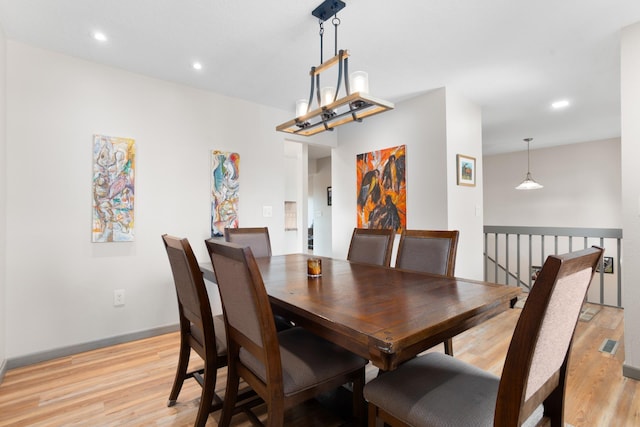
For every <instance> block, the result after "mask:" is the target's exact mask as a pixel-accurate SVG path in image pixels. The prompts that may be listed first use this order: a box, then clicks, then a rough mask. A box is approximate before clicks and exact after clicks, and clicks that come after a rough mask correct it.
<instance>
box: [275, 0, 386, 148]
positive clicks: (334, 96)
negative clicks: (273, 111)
mask: <svg viewBox="0 0 640 427" xmlns="http://www.w3.org/2000/svg"><path fill="white" fill-rule="evenodd" d="M345 6H346V4H345V3H344V2H343V1H340V0H325V1H324V2H323V3H322V4H321V5H320V6H318V7H316V8H315V9H314V10H313V12H311V14H312V15H313V16H315V17H316V18H318V21H319V23H320V65H318V66H314V67H311V71H310V72H309V75H310V76H311V89H310V91H309V98H308V100H306V99H300V100H298V101H297V102H296V117H295V118H294V119H292V120H289V121H287V122H285V123H282V124H281V125H278V126H276V130H277V131H280V132H287V133H293V134H296V135H303V136H311V135H315V134H316V133H320V132H324V131H332V130H333V129H334V128H335V127H338V126H340V125H343V124H346V123H350V122H361V121H362V119H364V118H366V117H369V116H372V115H374V114H379V113H382V112H385V111H389V110H392V109H393V108H394V104H393V103H391V102H388V101H385V100H382V99H378V98H375V97H373V96H371V95H369V77H368V74H367V73H366V72H364V71H356V72H354V73H352V74H351V75H349V61H348V57H349V52H348V51H347V50H342V49H341V50H338V26H339V25H340V19H338V15H337V14H338V12H339V11H340V10H341V9H343V8H344V7H345ZM331 16H333V19H332V21H331V23H332V24H333V26H334V29H335V44H334V55H335V56H334V57H333V58H330V59H328V60H327V61H324V60H323V55H322V47H323V34H324V25H323V23H324V21H326V20H327V19H329V18H331ZM334 65H337V66H338V80H337V82H336V85H335V87H331V86H326V87H325V86H320V74H321V73H322V72H323V71H326V70H327V69H329V68H331V67H333V66H334ZM341 87H344V92H345V95H344V96H342V97H340V96H339V93H340V89H341ZM314 101H315V104H316V106H315V107H314V106H313V104H314Z"/></svg>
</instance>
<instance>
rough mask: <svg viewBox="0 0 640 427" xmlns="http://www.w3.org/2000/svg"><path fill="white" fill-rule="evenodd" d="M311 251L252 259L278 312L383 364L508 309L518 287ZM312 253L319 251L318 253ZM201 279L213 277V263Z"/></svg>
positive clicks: (384, 367)
mask: <svg viewBox="0 0 640 427" xmlns="http://www.w3.org/2000/svg"><path fill="white" fill-rule="evenodd" d="M309 258H310V256H309V255H305V254H291V255H280V256H272V257H265V258H256V261H257V263H258V266H259V269H260V272H261V274H262V279H263V282H264V284H265V288H266V290H267V294H268V295H269V298H270V301H271V307H272V310H273V312H274V313H275V314H279V315H282V316H284V317H286V318H287V319H290V320H292V321H293V322H294V323H295V324H296V325H300V326H302V327H305V328H307V329H309V330H311V331H312V332H314V333H316V334H318V335H319V336H322V337H323V338H325V339H327V340H329V341H331V342H334V343H335V344H338V345H340V346H342V347H344V348H346V349H348V350H350V351H352V352H353V353H356V354H358V355H360V356H362V357H364V358H366V359H369V360H370V361H371V362H372V363H373V364H374V365H375V366H377V367H378V368H380V369H381V370H384V371H389V370H393V369H395V368H396V367H397V366H399V364H401V363H402V362H404V361H406V360H408V359H411V358H413V357H414V356H416V355H417V354H419V353H421V352H422V351H424V350H426V349H428V348H430V347H433V346H434V345H436V344H439V343H441V342H443V341H444V340H446V339H447V338H451V337H454V336H455V335H457V334H459V333H461V332H463V331H465V330H467V329H469V328H471V327H473V326H475V325H478V324H480V323H482V322H484V321H485V320H487V319H489V318H491V317H494V316H496V315H497V314H499V313H501V312H503V311H505V310H507V309H508V308H510V307H511V306H512V304H513V301H515V299H516V297H517V296H518V294H519V293H520V288H518V287H515V286H505V285H498V284H495V283H489V282H483V281H477V280H469V279H461V278H452V277H446V276H439V275H432V274H426V273H417V272H410V271H403V270H398V269H394V268H387V267H379V266H373V265H367V264H358V263H353V262H349V261H345V260H338V259H332V258H326V257H320V258H321V260H322V275H321V276H320V277H315V278H312V277H308V275H307V260H308V259H309ZM316 258H317V257H316ZM201 269H202V271H203V274H204V277H205V279H208V280H210V281H212V282H214V283H215V275H214V272H213V270H212V268H211V264H202V265H201Z"/></svg>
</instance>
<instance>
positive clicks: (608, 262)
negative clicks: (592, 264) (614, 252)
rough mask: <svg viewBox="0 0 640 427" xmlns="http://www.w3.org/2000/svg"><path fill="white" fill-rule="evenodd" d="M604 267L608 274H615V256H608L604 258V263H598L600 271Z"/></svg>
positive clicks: (598, 270)
mask: <svg viewBox="0 0 640 427" xmlns="http://www.w3.org/2000/svg"><path fill="white" fill-rule="evenodd" d="M602 267H604V272H605V273H607V274H613V257H612V256H606V257H603V258H602V263H601V264H598V267H597V268H596V271H597V272H598V273H599V272H600V270H602V269H603V268H602Z"/></svg>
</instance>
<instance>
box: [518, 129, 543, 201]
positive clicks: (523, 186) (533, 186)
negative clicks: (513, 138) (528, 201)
mask: <svg viewBox="0 0 640 427" xmlns="http://www.w3.org/2000/svg"><path fill="white" fill-rule="evenodd" d="M532 140H533V138H525V139H524V141H525V142H526V143H527V176H526V177H525V179H524V181H522V182H521V183H520V185H518V186H517V187H516V190H539V189H540V188H544V185H542V184H539V183H538V182H536V181H535V180H534V179H533V178H532V177H531V171H530V170H529V165H530V162H529V144H530V143H531V141H532Z"/></svg>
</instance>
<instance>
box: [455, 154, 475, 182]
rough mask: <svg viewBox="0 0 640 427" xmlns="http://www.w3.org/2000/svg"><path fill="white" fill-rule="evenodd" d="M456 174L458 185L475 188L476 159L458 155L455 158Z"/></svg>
mask: <svg viewBox="0 0 640 427" xmlns="http://www.w3.org/2000/svg"><path fill="white" fill-rule="evenodd" d="M456 171H457V172H456V173H457V183H458V185H463V186H467V187H475V186H476V158H475V157H469V156H464V155H462V154H458V155H457V156H456Z"/></svg>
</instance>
